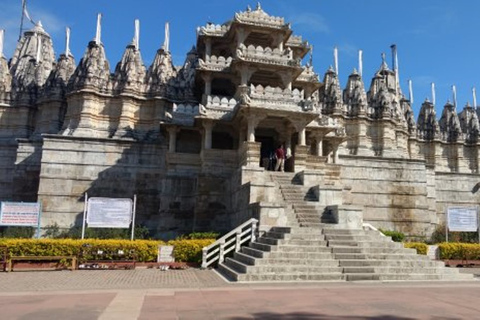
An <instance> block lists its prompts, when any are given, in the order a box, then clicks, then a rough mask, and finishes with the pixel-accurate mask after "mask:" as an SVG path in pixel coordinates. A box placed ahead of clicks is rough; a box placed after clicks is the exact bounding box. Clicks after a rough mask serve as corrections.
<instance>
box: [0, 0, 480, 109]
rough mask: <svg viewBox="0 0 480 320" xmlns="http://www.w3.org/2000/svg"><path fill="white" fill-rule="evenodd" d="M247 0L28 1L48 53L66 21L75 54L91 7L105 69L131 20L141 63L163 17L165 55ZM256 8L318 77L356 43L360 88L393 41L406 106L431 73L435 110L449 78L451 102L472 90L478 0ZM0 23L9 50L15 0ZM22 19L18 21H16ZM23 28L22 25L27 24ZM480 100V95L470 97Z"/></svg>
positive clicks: (343, 62) (343, 60)
mask: <svg viewBox="0 0 480 320" xmlns="http://www.w3.org/2000/svg"><path fill="white" fill-rule="evenodd" d="M247 5H250V6H251V7H252V8H253V7H255V6H256V1H244V0H235V1H227V0H204V1H186V0H177V1H165V0H137V1H131V0H128V1H127V0H115V1H113V0H82V1H65V0H62V1H60V0H43V1H42V0H29V1H28V8H29V12H30V15H31V16H32V18H33V19H34V20H41V21H42V23H43V25H44V27H45V29H46V31H47V32H48V33H50V35H51V36H52V38H53V41H54V45H55V52H56V53H57V54H59V53H62V52H63V51H64V38H65V35H64V29H65V26H69V27H70V28H71V29H72V35H71V51H72V53H73V54H74V56H75V58H76V60H77V63H78V62H79V61H80V58H81V57H82V55H83V52H84V51H85V48H86V46H87V43H88V41H90V40H91V39H93V37H94V35H95V24H96V14H97V13H99V12H100V13H102V14H103V23H102V41H103V43H104V45H105V48H106V52H107V58H108V59H109V61H110V65H111V68H112V70H113V69H114V66H115V65H116V63H117V62H118V61H119V60H120V58H121V55H122V53H123V51H124V48H125V46H126V45H127V44H128V43H129V42H130V41H131V39H132V37H133V33H134V19H136V18H138V19H140V25H141V27H140V28H141V31H140V49H141V52H142V56H143V59H144V62H145V64H146V65H147V67H148V65H149V64H150V63H151V61H152V59H153V57H154V55H155V52H156V50H157V49H158V48H160V46H161V45H162V43H163V39H164V34H163V33H164V24H165V22H166V21H169V22H170V34H171V37H170V49H171V52H172V55H173V57H174V62H175V64H177V65H179V64H182V63H183V61H184V58H185V54H186V53H187V52H188V50H189V49H190V48H191V47H192V45H194V44H195V37H196V34H195V30H196V27H197V26H203V25H205V24H206V22H207V21H210V22H214V23H223V22H225V21H227V20H229V19H231V18H232V17H233V15H234V13H235V12H237V11H243V10H245V8H246V7H247ZM261 5H262V8H263V10H265V11H266V12H267V13H269V14H271V15H275V16H282V17H285V19H286V21H288V22H291V23H292V29H293V30H294V34H298V35H302V36H303V38H304V39H305V40H308V41H309V42H310V43H311V44H313V45H314V47H315V49H314V56H313V61H314V67H315V70H316V72H317V73H319V74H320V75H321V77H322V78H323V74H324V72H325V71H326V70H327V68H328V67H329V66H330V65H331V64H333V54H332V52H333V47H334V46H338V48H339V74H340V81H341V83H342V87H343V86H344V85H345V83H346V80H347V77H348V75H349V74H350V73H351V71H352V69H353V68H354V67H356V66H357V61H358V60H357V51H358V49H362V50H363V57H364V61H363V74H364V81H365V84H366V87H367V88H368V87H369V86H370V80H371V77H372V76H373V74H374V72H375V71H376V70H377V69H378V67H379V66H380V63H381V53H382V52H385V53H387V61H388V62H389V64H390V61H391V56H390V45H391V44H393V43H395V44H396V45H397V47H398V57H399V68H400V71H399V73H400V81H401V86H402V90H403V92H404V93H405V94H406V95H407V96H408V85H407V80H408V79H412V81H413V90H414V98H415V101H414V110H415V114H416V115H417V116H418V109H419V107H420V105H421V103H422V102H423V100H424V99H425V98H426V97H430V83H431V82H435V86H436V88H437V90H436V98H437V110H441V108H443V105H444V104H445V102H446V101H447V99H448V98H450V99H451V97H452V91H451V86H452V85H453V84H455V85H456V87H457V101H458V105H459V109H461V108H463V106H464V105H465V104H466V102H467V101H469V102H470V103H472V93H471V88H472V87H473V86H476V87H477V88H478V90H477V91H479V92H480V63H479V59H480V54H479V53H480V37H479V30H480V19H478V16H479V13H480V1H477V0H456V1H452V0H421V1H419V0H402V1H394V0H335V1H332V0H328V1H327V0H304V1H292V0H264V1H261ZM0 9H1V10H0V28H1V29H6V44H5V55H6V56H7V57H9V58H10V57H11V56H12V54H13V50H14V46H15V43H16V40H17V38H18V33H19V21H20V15H21V0H0ZM26 25H27V26H29V25H28V24H26ZM29 27H30V26H29ZM478 100H479V101H480V95H479V99H478Z"/></svg>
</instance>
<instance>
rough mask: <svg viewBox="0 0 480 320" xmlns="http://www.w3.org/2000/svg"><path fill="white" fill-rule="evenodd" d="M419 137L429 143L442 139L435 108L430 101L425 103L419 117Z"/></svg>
mask: <svg viewBox="0 0 480 320" xmlns="http://www.w3.org/2000/svg"><path fill="white" fill-rule="evenodd" d="M417 137H418V138H419V139H422V140H427V141H432V140H434V139H440V126H439V124H438V121H437V118H436V113H435V107H434V105H433V104H432V103H431V102H430V101H428V99H426V100H425V101H424V102H423V104H422V107H421V109H420V113H419V115H418V121H417Z"/></svg>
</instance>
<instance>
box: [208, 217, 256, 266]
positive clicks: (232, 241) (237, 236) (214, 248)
mask: <svg viewBox="0 0 480 320" xmlns="http://www.w3.org/2000/svg"><path fill="white" fill-rule="evenodd" d="M257 225H258V220H257V219H254V218H252V219H250V220H248V221H247V222H245V223H243V224H241V225H240V226H238V227H237V228H235V229H233V230H232V231H230V232H229V233H227V234H226V235H224V236H223V237H221V238H220V239H218V240H217V241H215V242H214V243H212V244H211V245H209V246H208V247H204V248H203V249H202V254H203V255H202V268H207V267H208V266H209V265H211V264H212V263H214V262H215V261H218V263H222V262H223V261H224V260H225V255H226V254H228V253H229V252H231V251H233V250H234V251H235V252H238V251H240V248H241V247H242V245H243V244H245V243H248V242H252V241H255V240H256V234H257V229H258V226H257Z"/></svg>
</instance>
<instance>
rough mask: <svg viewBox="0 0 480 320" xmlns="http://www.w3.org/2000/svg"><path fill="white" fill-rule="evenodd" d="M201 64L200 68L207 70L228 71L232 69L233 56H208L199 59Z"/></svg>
mask: <svg viewBox="0 0 480 320" xmlns="http://www.w3.org/2000/svg"><path fill="white" fill-rule="evenodd" d="M198 62H199V65H198V69H200V70H207V71H216V72H226V71H228V70H229V69H230V66H231V64H232V57H228V58H225V57H222V56H219V57H217V56H214V55H212V56H207V57H206V59H205V60H203V59H198Z"/></svg>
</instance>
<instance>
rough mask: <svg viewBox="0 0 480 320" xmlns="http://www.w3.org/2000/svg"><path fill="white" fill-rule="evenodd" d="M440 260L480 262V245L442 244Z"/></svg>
mask: <svg viewBox="0 0 480 320" xmlns="http://www.w3.org/2000/svg"><path fill="white" fill-rule="evenodd" d="M438 248H439V249H440V259H443V260H462V259H467V260H480V244H474V243H447V242H444V243H440V244H438Z"/></svg>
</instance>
